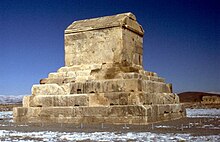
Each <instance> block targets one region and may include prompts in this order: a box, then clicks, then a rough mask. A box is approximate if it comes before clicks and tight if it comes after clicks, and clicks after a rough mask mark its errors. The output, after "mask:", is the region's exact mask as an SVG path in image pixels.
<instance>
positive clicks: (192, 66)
mask: <svg viewBox="0 0 220 142" xmlns="http://www.w3.org/2000/svg"><path fill="white" fill-rule="evenodd" d="M125 12H132V13H133V14H134V15H135V16H136V18H137V21H138V22H139V23H140V24H141V25H142V27H143V28H144V30H145V35H144V45H143V46H144V53H143V58H144V59H143V66H144V68H145V70H148V71H153V72H156V73H157V74H158V75H159V76H161V77H164V78H165V79H166V82H167V83H172V84H173V90H174V92H177V93H179V92H185V91H199V92H220V56H219V55H220V46H219V39H220V26H219V25H220V16H219V13H220V2H219V1H218V0H179V1H176V0H167V1H164V0H155V1H154V0H139V1H135V0H129V1H123V0H118V1H109V0H94V1H87V0H76V1H72V0H65V1H63V0H54V1H50V0H19V1H17V0H10V1H8V0H1V2H0V27H1V29H0V65H1V67H0V95H23V94H24V95H25V94H31V87H32V85H33V84H39V81H40V79H42V78H46V77H47V75H48V74H49V73H51V72H56V71H57V70H58V69H59V68H60V67H62V66H64V38H63V37H64V30H65V29H66V27H67V26H68V25H70V24H71V23H72V22H73V21H76V20H82V19H89V18H95V17H101V16H107V15H115V14H119V13H125Z"/></svg>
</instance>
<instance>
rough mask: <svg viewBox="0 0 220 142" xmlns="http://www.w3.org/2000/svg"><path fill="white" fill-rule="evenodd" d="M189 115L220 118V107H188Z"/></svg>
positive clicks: (187, 112)
mask: <svg viewBox="0 0 220 142" xmlns="http://www.w3.org/2000/svg"><path fill="white" fill-rule="evenodd" d="M186 114H187V117H209V118H220V109H186Z"/></svg>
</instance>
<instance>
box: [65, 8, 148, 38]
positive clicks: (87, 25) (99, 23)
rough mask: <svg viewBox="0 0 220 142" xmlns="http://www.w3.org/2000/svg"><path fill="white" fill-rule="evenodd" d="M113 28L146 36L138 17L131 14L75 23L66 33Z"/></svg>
mask: <svg viewBox="0 0 220 142" xmlns="http://www.w3.org/2000/svg"><path fill="white" fill-rule="evenodd" d="M113 27H123V28H126V29H128V30H131V31H133V32H135V33H137V34H139V35H141V36H143V34H144V30H143V28H142V27H141V25H140V24H138V22H137V21H136V17H135V16H134V15H133V14H132V13H130V12H129V13H123V14H118V15H113V16H105V17H101V18H93V19H86V20H79V21H75V22H73V23H72V24H71V25H70V26H68V27H67V29H66V30H65V33H66V34H68V33H76V32H84V31H91V30H97V29H105V28H113Z"/></svg>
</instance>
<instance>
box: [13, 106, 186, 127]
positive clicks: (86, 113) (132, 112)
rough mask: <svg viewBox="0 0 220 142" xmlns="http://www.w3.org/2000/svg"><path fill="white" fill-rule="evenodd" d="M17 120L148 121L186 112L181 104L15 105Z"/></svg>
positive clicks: (166, 118) (111, 122)
mask: <svg viewBox="0 0 220 142" xmlns="http://www.w3.org/2000/svg"><path fill="white" fill-rule="evenodd" d="M13 112H14V114H13V115H14V122H16V123H19V122H26V123H33V122H34V123H75V124H80V123H84V124H87V123H88V124H101V123H104V124H148V123H151V122H158V121H162V120H172V119H177V118H181V117H183V116H184V115H185V111H184V108H183V107H182V105H180V104H175V105H145V106H143V105H127V106H109V107H103V106H97V107H88V106H79V107H30V108H27V107H18V108H14V109H13Z"/></svg>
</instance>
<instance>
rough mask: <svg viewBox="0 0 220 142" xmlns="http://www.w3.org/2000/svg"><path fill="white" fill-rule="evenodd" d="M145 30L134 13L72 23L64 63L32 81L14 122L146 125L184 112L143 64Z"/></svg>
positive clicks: (162, 79) (175, 97)
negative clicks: (41, 77)
mask: <svg viewBox="0 0 220 142" xmlns="http://www.w3.org/2000/svg"><path fill="white" fill-rule="evenodd" d="M143 35H144V30H143V28H142V27H141V25H139V24H138V22H137V21H136V18H135V16H134V15H133V14H132V13H124V14H118V15H114V16H106V17H101V18H94V19H88V20H81V21H75V22H73V23H72V24H71V25H70V26H69V27H67V29H66V30H65V66H64V67H61V68H60V69H58V71H57V72H54V73H50V74H49V75H48V78H45V79H42V80H40V84H38V85H33V87H32V95H31V96H25V97H24V98H23V107H18V108H14V110H13V116H14V121H15V122H30V123H31V122H34V123H35V122H36V123H37V122H47V123H48V122H55V123H110V124H123V123H127V124H147V123H150V122H157V121H164V120H172V119H178V118H181V117H184V116H185V109H184V108H183V107H182V105H180V104H179V98H178V96H177V95H176V94H173V93H172V85H171V84H167V83H165V81H164V78H161V77H159V76H158V75H157V74H156V73H154V72H149V71H145V70H144V69H143V65H142V63H143V60H142V58H143V57H142V56H143Z"/></svg>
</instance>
